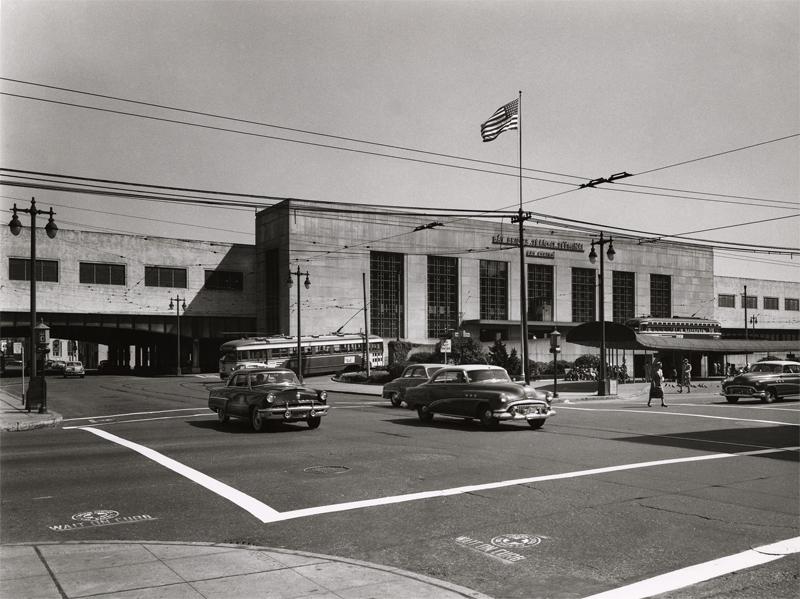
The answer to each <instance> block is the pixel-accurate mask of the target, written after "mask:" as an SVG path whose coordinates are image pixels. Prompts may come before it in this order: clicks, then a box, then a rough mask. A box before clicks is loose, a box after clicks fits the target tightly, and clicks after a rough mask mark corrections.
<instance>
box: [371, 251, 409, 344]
mask: <svg viewBox="0 0 800 599" xmlns="http://www.w3.org/2000/svg"><path fill="white" fill-rule="evenodd" d="M402 281H403V254H395V253H391V252H370V254H369V288H370V306H371V307H372V310H371V311H370V328H371V329H372V330H371V331H370V332H372V333H374V334H375V335H379V336H380V337H395V338H399V337H400V336H401V334H402V331H403V328H404V327H403V302H402V297H403V288H402Z"/></svg>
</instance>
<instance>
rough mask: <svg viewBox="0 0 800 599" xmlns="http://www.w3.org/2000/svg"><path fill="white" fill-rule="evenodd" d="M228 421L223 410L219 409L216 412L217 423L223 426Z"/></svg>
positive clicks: (228, 418) (226, 414)
mask: <svg viewBox="0 0 800 599" xmlns="http://www.w3.org/2000/svg"><path fill="white" fill-rule="evenodd" d="M228 420H230V417H229V416H228V413H227V412H226V411H225V408H220V409H218V410H217V422H219V423H220V424H225V423H226V422H228Z"/></svg>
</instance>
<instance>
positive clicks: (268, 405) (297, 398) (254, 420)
mask: <svg viewBox="0 0 800 599" xmlns="http://www.w3.org/2000/svg"><path fill="white" fill-rule="evenodd" d="M327 398H328V394H327V393H326V392H325V391H322V390H316V389H312V388H310V387H306V386H304V385H302V384H301V383H300V381H299V380H298V379H297V375H296V374H295V373H294V372H293V371H291V370H289V369H288V368H243V369H240V370H237V371H235V372H232V373H231V376H230V377H228V382H227V384H226V385H225V386H224V387H216V388H213V389H211V391H210V392H209V394H208V407H209V408H210V409H211V410H213V411H214V412H216V413H217V420H218V421H219V423H220V425H222V424H225V423H226V422H227V421H228V419H229V418H244V419H247V420H249V421H250V426H251V427H252V428H253V430H254V431H256V432H260V431H262V430H264V428H266V424H267V423H268V422H303V421H304V422H306V423H307V424H308V427H309V428H317V427H318V426H319V425H320V422H321V421H322V417H323V416H326V415H327V414H328V404H327Z"/></svg>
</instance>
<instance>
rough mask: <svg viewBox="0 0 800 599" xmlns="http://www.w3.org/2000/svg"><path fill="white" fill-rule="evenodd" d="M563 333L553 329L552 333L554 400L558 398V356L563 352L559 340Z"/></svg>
mask: <svg viewBox="0 0 800 599" xmlns="http://www.w3.org/2000/svg"><path fill="white" fill-rule="evenodd" d="M560 339H561V333H559V332H558V329H553V332H552V333H550V351H551V352H553V398H556V397H558V354H559V353H560V352H561V345H560V344H559V340H560Z"/></svg>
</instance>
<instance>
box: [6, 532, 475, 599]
mask: <svg viewBox="0 0 800 599" xmlns="http://www.w3.org/2000/svg"><path fill="white" fill-rule="evenodd" d="M89 596H91V597H92V598H93V599H111V598H112V597H113V598H114V599H126V598H129V599H148V598H152V599H155V598H158V599H237V598H241V599H258V598H261V597H263V598H268V597H269V598H273V599H274V598H281V599H283V598H287V599H288V598H290V597H291V598H292V599H304V598H309V599H310V598H312V597H313V598H315V599H335V598H342V599H345V598H352V599H357V598H367V597H380V598H381V599H424V598H431V599H433V598H436V599H440V598H441V599H458V598H464V597H469V598H472V599H490V598H489V597H488V596H486V595H483V594H482V593H478V592H476V591H472V590H470V589H467V588H464V587H459V586H457V585H453V584H450V583H448V582H444V581H441V580H436V579H433V578H429V577H427V576H422V575H419V574H414V573H412V572H406V571H403V570H399V569H397V568H391V567H388V566H380V565H377V564H369V563H366V562H360V561H355V560H349V559H341V558H337V557H331V556H327V555H318V554H313V553H303V552H299V551H289V550H286V549H273V548H269V547H252V546H247V547H244V546H239V545H226V544H213V543H167V542H152V541H144V542H124V541H122V542H114V541H109V542H103V543H84V542H65V543H25V544H15V545H2V546H0V597H9V598H10V597H14V598H15V599H64V598H68V599H73V598H80V597H89Z"/></svg>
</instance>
